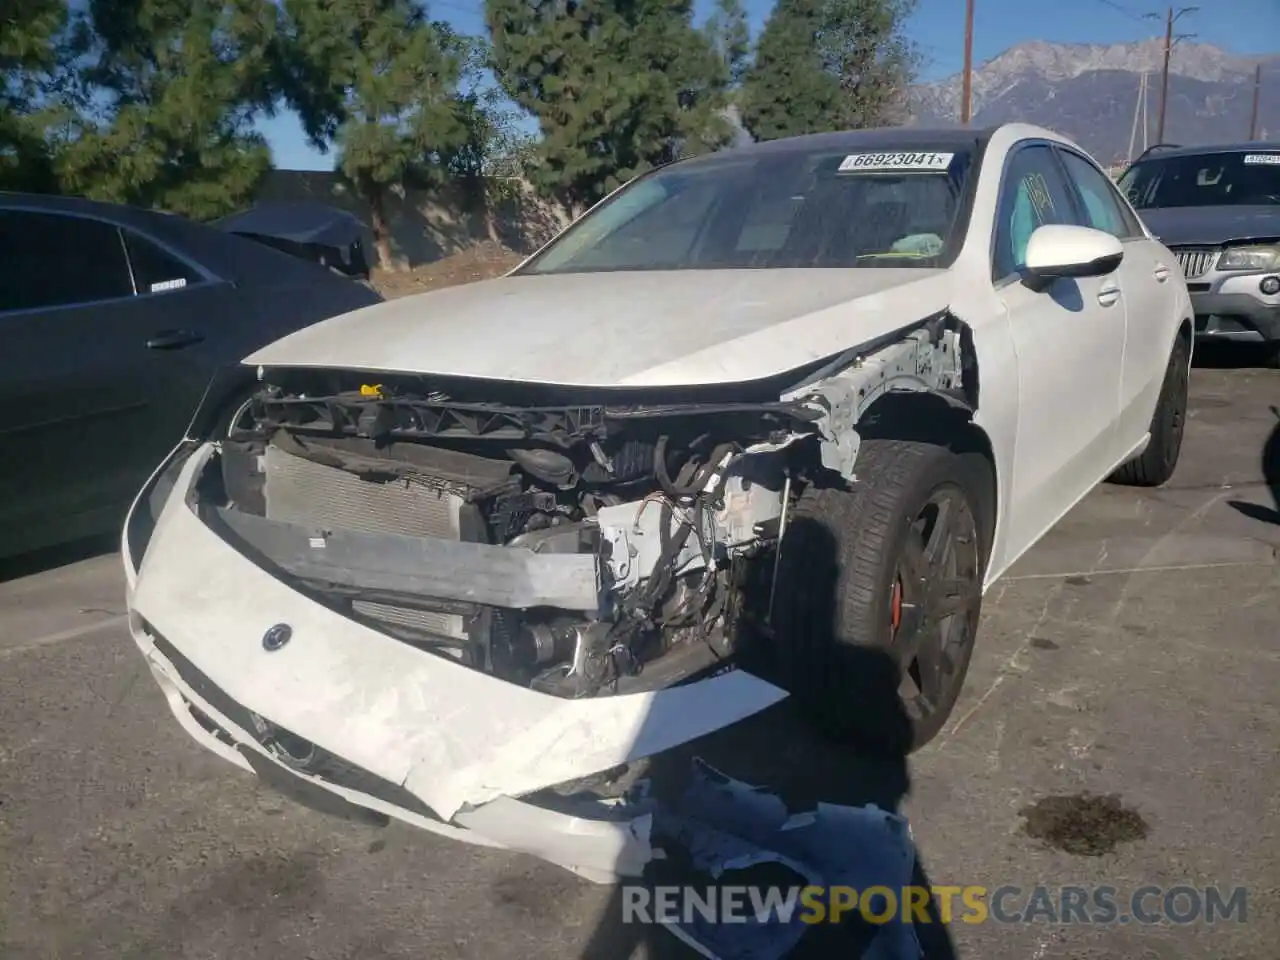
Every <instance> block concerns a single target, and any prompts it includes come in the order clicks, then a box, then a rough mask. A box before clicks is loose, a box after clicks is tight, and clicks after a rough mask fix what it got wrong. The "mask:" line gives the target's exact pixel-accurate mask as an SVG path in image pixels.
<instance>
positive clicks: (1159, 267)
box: [1151, 263, 1169, 283]
mask: <svg viewBox="0 0 1280 960" xmlns="http://www.w3.org/2000/svg"><path fill="white" fill-rule="evenodd" d="M1151 273H1152V276H1154V277H1155V278H1156V280H1158V281H1159V282H1160V283H1164V282H1165V281H1166V280H1168V279H1169V268H1168V267H1166V266H1165V265H1164V264H1163V263H1158V264H1156V268H1155V269H1154V270H1153V271H1151Z"/></svg>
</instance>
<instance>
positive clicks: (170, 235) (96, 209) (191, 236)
mask: <svg viewBox="0 0 1280 960" xmlns="http://www.w3.org/2000/svg"><path fill="white" fill-rule="evenodd" d="M0 210H29V211H34V212H40V213H54V214H62V215H64V216H78V217H85V218H88V219H93V220H104V221H106V222H108V223H111V224H116V225H119V226H122V227H126V228H128V229H131V230H134V231H136V232H137V233H140V234H142V235H143V236H145V237H148V238H149V239H151V240H152V241H156V242H158V243H159V244H160V245H161V246H163V247H168V248H169V249H170V250H171V251H172V252H175V253H177V254H179V255H180V256H182V257H185V258H187V259H189V260H194V261H195V262H196V263H198V264H199V265H200V266H202V267H204V268H205V269H207V270H211V271H213V272H214V273H215V274H217V275H218V276H220V277H222V278H223V279H227V280H239V281H245V282H251V283H273V282H275V281H276V280H278V279H280V273H281V271H287V272H290V273H293V274H295V275H296V274H298V272H299V271H306V272H307V275H312V276H314V268H313V266H312V265H311V264H308V263H306V262H305V261H302V260H300V259H298V258H297V257H293V256H290V255H289V254H287V253H282V252H280V251H279V250H275V249H273V248H271V247H268V246H266V245H265V244H261V243H256V242H254V241H253V240H247V239H245V238H243V237H240V236H237V235H235V234H233V233H227V232H225V231H222V230H219V229H218V228H216V227H212V226H207V225H205V224H202V223H197V222H196V221H194V220H188V219H187V218H186V217H181V216H178V215H176V214H171V213H163V212H161V211H159V210H147V209H145V208H143V207H133V206H129V205H127V204H122V203H104V202H102V201H99V200H86V199H85V198H83V197H65V196H58V195H54V194H43V193H14V192H9V191H4V190H0ZM285 275H286V276H287V275H288V274H287V273H286V274H285Z"/></svg>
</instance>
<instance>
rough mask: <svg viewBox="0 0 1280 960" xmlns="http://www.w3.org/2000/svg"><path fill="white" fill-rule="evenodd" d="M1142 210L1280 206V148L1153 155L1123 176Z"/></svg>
mask: <svg viewBox="0 0 1280 960" xmlns="http://www.w3.org/2000/svg"><path fill="white" fill-rule="evenodd" d="M1120 189H1121V190H1122V191H1123V192H1124V195H1125V196H1126V197H1128V198H1129V202H1130V203H1132V204H1133V205H1134V206H1135V207H1137V208H1138V209H1139V210H1149V209H1151V208H1153V207H1224V206H1245V205H1251V204H1272V203H1274V204H1280V150H1276V151H1274V152H1265V153H1258V152H1254V153H1246V152H1244V151H1233V152H1231V153H1197V154H1193V155H1190V156H1180V157H1152V158H1151V159H1150V160H1143V161H1141V162H1139V163H1135V164H1134V165H1133V166H1132V167H1130V168H1129V169H1128V170H1126V171H1125V172H1124V176H1122V177H1121V178H1120Z"/></svg>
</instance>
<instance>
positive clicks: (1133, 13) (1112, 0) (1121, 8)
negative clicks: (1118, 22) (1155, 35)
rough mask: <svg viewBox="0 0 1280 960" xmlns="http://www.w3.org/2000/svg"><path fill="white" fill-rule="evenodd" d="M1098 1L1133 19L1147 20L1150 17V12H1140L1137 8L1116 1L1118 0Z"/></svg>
mask: <svg viewBox="0 0 1280 960" xmlns="http://www.w3.org/2000/svg"><path fill="white" fill-rule="evenodd" d="M1098 3H1100V4H1102V5H1103V6H1104V7H1110V8H1111V9H1112V10H1115V11H1116V12H1117V13H1123V14H1124V15H1125V16H1126V17H1128V18H1130V19H1131V20H1138V21H1142V20H1146V19H1147V18H1148V17H1149V14H1145V13H1140V12H1139V11H1137V10H1133V9H1131V8H1129V7H1126V6H1125V5H1124V4H1122V3H1116V0H1098Z"/></svg>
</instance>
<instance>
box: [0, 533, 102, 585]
mask: <svg viewBox="0 0 1280 960" xmlns="http://www.w3.org/2000/svg"><path fill="white" fill-rule="evenodd" d="M119 547H120V535H119V534H117V533H107V534H101V535H99V536H96V537H88V538H85V539H82V540H75V541H72V542H71V543H64V544H59V545H58V546H55V547H45V548H44V549H43V550H36V551H34V552H32V553H25V554H22V555H20V556H16V557H3V558H0V583H4V582H6V581H8V580H19V579H21V578H22V577H29V576H32V575H34V574H37V573H43V572H44V571H46V570H53V569H55V568H56V567H64V566H66V565H67V564H70V563H79V562H80V561H81V560H89V559H91V558H93V557H100V556H103V555H105V554H108V553H113V552H114V551H116V550H118V549H119Z"/></svg>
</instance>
